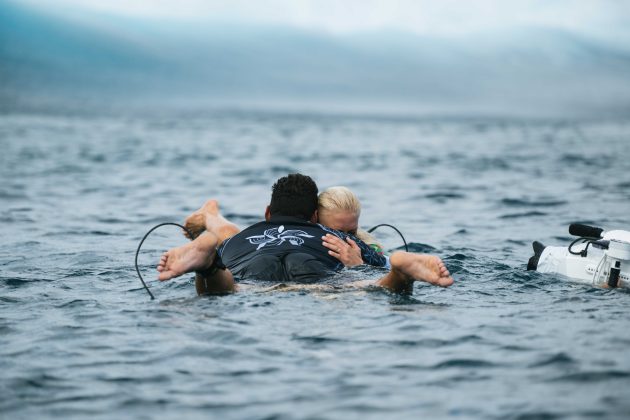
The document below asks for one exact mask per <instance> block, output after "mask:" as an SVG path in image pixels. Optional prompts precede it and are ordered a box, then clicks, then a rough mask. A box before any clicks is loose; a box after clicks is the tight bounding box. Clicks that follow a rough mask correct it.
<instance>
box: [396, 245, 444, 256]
mask: <svg viewBox="0 0 630 420" xmlns="http://www.w3.org/2000/svg"><path fill="white" fill-rule="evenodd" d="M407 247H408V248H409V252H419V253H423V254H428V253H431V252H433V251H435V249H436V248H435V247H433V246H431V245H429V244H423V243H421V242H409V243H408V244H407ZM403 248H404V247H398V248H396V249H403Z"/></svg>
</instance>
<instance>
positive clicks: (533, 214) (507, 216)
mask: <svg viewBox="0 0 630 420" xmlns="http://www.w3.org/2000/svg"><path fill="white" fill-rule="evenodd" d="M537 216H547V213H544V212H542V211H528V212H525V213H511V214H504V215H503V216H500V217H499V218H500V219H520V218H522V217H537Z"/></svg>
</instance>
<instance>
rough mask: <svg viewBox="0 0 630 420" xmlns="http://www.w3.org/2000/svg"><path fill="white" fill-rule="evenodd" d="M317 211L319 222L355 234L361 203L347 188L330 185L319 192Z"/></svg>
mask: <svg viewBox="0 0 630 420" xmlns="http://www.w3.org/2000/svg"><path fill="white" fill-rule="evenodd" d="M317 213H318V216H319V222H320V223H321V224H323V225H325V226H328V227H330V228H333V229H337V230H340V231H342V232H346V233H350V234H352V235H356V233H357V230H358V228H359V216H360V215H361V203H360V202H359V199H358V198H357V196H356V195H354V193H353V192H352V191H350V190H349V189H348V188H346V187H330V188H328V189H327V190H326V191H324V192H322V193H321V194H319V198H318V208H317Z"/></svg>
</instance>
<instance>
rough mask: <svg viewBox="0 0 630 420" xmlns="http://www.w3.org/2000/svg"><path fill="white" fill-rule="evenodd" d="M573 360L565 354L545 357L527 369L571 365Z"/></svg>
mask: <svg viewBox="0 0 630 420" xmlns="http://www.w3.org/2000/svg"><path fill="white" fill-rule="evenodd" d="M573 363H575V360H573V359H572V358H571V357H570V356H569V355H568V354H566V353H556V354H554V355H552V356H550V357H547V358H545V359H543V360H541V361H539V362H536V363H532V364H531V365H529V367H532V368H533V367H543V366H551V365H567V364H573Z"/></svg>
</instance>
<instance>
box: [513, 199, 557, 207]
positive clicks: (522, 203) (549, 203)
mask: <svg viewBox="0 0 630 420" xmlns="http://www.w3.org/2000/svg"><path fill="white" fill-rule="evenodd" d="M501 204H504V205H506V206H510V207H555V206H563V205H565V204H568V201H566V200H539V201H530V200H524V199H523V200H521V199H518V198H504V199H503V200H501Z"/></svg>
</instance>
